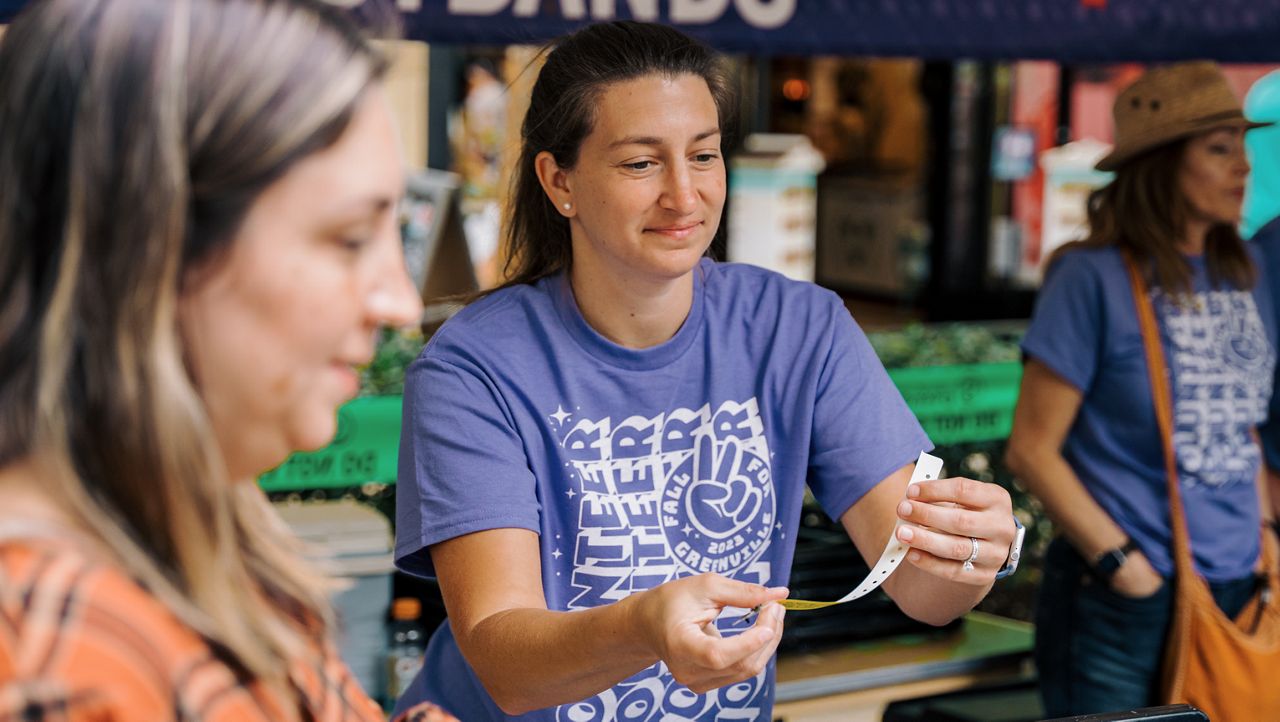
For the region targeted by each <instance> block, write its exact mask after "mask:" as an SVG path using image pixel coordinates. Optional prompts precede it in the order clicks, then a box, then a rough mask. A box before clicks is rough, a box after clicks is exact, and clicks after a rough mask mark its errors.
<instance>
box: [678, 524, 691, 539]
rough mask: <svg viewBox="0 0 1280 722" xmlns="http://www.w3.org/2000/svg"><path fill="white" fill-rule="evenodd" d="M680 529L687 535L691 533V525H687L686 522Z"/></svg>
mask: <svg viewBox="0 0 1280 722" xmlns="http://www.w3.org/2000/svg"><path fill="white" fill-rule="evenodd" d="M680 531H682V532H684V535H685V536H689V534H691V533H693V527H691V526H689V525H688V524H685V525H684V528H683V529H681V530H680Z"/></svg>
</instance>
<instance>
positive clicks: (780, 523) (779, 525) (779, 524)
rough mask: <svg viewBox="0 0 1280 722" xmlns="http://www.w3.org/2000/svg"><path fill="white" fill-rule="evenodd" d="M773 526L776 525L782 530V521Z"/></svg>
mask: <svg viewBox="0 0 1280 722" xmlns="http://www.w3.org/2000/svg"><path fill="white" fill-rule="evenodd" d="M773 526H774V527H776V528H777V530H778V531H782V522H778V523H777V524H774V525H773Z"/></svg>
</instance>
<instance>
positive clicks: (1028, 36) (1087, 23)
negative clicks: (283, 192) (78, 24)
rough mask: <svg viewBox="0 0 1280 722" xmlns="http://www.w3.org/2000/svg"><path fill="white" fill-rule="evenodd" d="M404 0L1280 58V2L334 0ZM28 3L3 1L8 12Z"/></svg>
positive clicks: (900, 39) (349, 1)
mask: <svg viewBox="0 0 1280 722" xmlns="http://www.w3.org/2000/svg"><path fill="white" fill-rule="evenodd" d="M329 1H330V2H332V3H333V4H335V5H340V6H343V7H352V8H357V9H359V8H362V7H363V8H366V9H367V8H370V7H373V6H376V5H377V6H382V7H388V6H392V5H394V6H395V7H396V8H398V9H399V10H400V12H401V13H402V14H403V16H404V19H405V25H404V30H405V35H406V36H408V37H410V38H414V39H418V40H425V41H428V42H437V43H463V44H477V45H507V44H514V43H539V42H543V41H546V40H549V39H551V38H554V37H556V36H558V35H561V34H563V33H565V32H568V31H570V30H573V29H574V28H577V27H580V26H582V25H584V24H586V23H590V22H594V21H602V20H613V19H624V18H631V19H637V20H647V21H655V22H662V23H668V24H670V25H674V26H676V27H678V28H680V29H682V30H684V31H686V32H688V33H689V34H691V35H694V36H696V37H698V38H701V39H702V40H703V41H705V42H707V43H708V44H710V45H712V46H713V47H716V48H718V49H720V50H724V51H728V52H736V53H750V54H760V55H780V54H788V55H818V54H830V55H878V56H912V57H922V58H933V59H957V58H972V59H999V58H1006V59H1016V58H1027V59H1032V58H1041V59H1049V60H1058V61H1063V62H1106V61H1157V60H1174V59H1185V58H1210V59H1215V60H1220V61H1226V62H1231V61H1235V62H1268V61H1272V62H1274V61H1280V42H1277V41H1276V39H1277V38H1280V0H329ZM25 4H26V3H25V1H24V0H0V21H5V20H8V19H9V18H11V17H12V16H13V14H14V13H16V12H17V10H18V9H20V8H21V7H22V6H23V5H25Z"/></svg>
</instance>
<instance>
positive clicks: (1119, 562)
mask: <svg viewBox="0 0 1280 722" xmlns="http://www.w3.org/2000/svg"><path fill="white" fill-rule="evenodd" d="M1137 548H1138V544H1137V542H1135V541H1134V540H1132V539H1126V540H1125V542H1124V545H1123V546H1119V547H1116V548H1115V549H1108V550H1106V551H1105V552H1103V553H1102V554H1100V555H1098V558H1097V559H1094V560H1093V563H1092V564H1090V565H1089V568H1090V569H1091V570H1092V571H1093V575H1094V576H1095V577H1097V578H1098V580H1099V581H1101V582H1102V583H1103V584H1110V583H1111V577H1114V576H1115V575H1116V572H1117V571H1119V569H1120V567H1122V566H1124V563H1125V562H1126V561H1127V560H1128V559H1129V552H1131V551H1134V550H1135V549H1137Z"/></svg>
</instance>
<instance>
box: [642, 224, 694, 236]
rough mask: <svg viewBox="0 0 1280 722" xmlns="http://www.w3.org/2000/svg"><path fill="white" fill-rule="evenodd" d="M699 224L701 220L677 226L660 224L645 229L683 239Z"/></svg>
mask: <svg viewBox="0 0 1280 722" xmlns="http://www.w3.org/2000/svg"><path fill="white" fill-rule="evenodd" d="M701 226H702V221H698V222H697V223H687V224H681V225H678V226H662V227H661V228H648V229H646V230H648V231H649V232H650V233H658V234H660V235H664V236H667V237H668V238H675V239H683V238H687V237H689V236H690V235H692V234H693V232H694V231H696V230H697V229H698V228H700V227H701Z"/></svg>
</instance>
